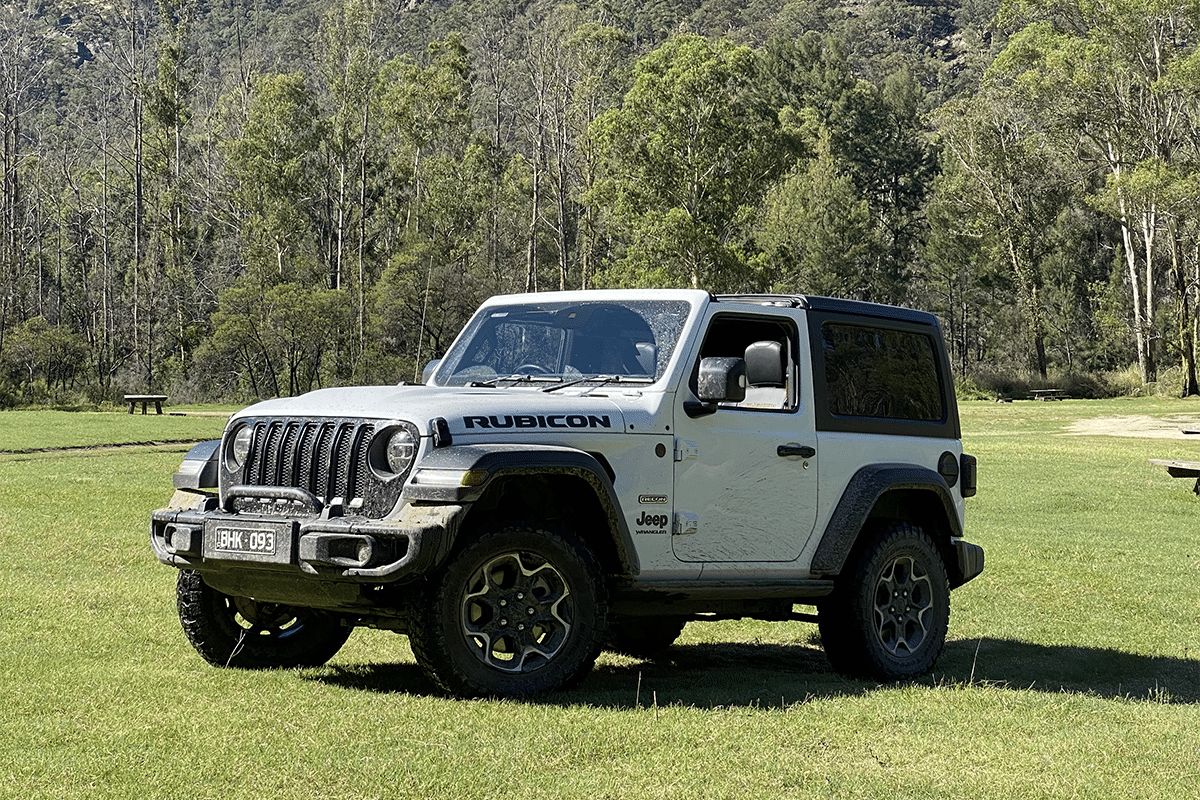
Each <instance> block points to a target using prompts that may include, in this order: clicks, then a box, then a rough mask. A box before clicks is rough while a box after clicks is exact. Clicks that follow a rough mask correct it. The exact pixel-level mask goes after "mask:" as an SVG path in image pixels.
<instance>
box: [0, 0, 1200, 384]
mask: <svg viewBox="0 0 1200 800" xmlns="http://www.w3.org/2000/svg"><path fill="white" fill-rule="evenodd" d="M1198 43H1200V0H1175V1H1174V2H1172V1H1171V0H848V2H838V1H837V0H796V1H793V2H781V1H780V0H652V2H637V1H636V0H577V2H574V3H566V2H555V1H554V0H459V1H457V2H455V1H453V0H326V1H325V2H318V0H117V2H115V3H113V4H109V3H105V2H99V0H7V2H6V3H5V4H4V5H3V7H0V136H2V138H3V146H2V147H0V176H2V178H0V408H4V407H17V406H29V405H38V404H57V405H71V404H77V405H78V404H92V405H99V404H104V403H111V402H113V401H114V400H118V399H119V398H120V396H121V395H122V394H123V393H125V392H146V391H154V392H161V393H167V394H169V395H170V396H171V399H172V402H190V401H210V400H224V401H239V402H240V401H245V400H249V399H253V398H265V397H273V396H279V395H290V394H296V393H300V392H304V391H308V390H311V389H313V388H317V387H322V386H333V385H344V384H352V383H395V382H398V381H402V380H419V376H420V372H421V367H422V365H423V364H424V363H425V362H427V361H428V360H430V359H432V358H436V357H438V356H439V355H440V354H441V353H442V352H443V351H444V350H445V348H446V347H447V346H448V345H449V344H450V342H451V341H452V339H453V337H454V336H455V334H456V333H457V332H458V330H459V329H460V328H461V326H462V325H463V323H464V322H465V321H466V319H467V318H468V316H469V315H470V314H471V312H472V311H473V310H474V308H475V306H476V305H477V304H478V303H479V302H480V301H481V300H482V299H484V298H486V297H488V296H491V295H493V294H498V293H511V292H525V291H546V290H558V289H578V288H598V287H616V286H620V287H697V288H702V289H707V290H710V291H713V292H750V291H754V292H759V291H761V292H789V293H791V292H799V293H806V294H817V295H831V296H839V297H848V298H855V299H861V300H868V301H876V302H887V303H896V304H900V305H906V306H911V307H915V308H921V309H925V310H928V311H932V312H934V313H936V314H937V315H938V316H939V317H940V319H941V320H942V325H943V330H944V333H945V335H946V338H947V342H948V344H949V347H950V352H951V354H952V361H953V369H954V371H955V373H956V375H955V377H956V381H957V382H958V386H959V391H960V393H962V394H963V395H964V396H979V397H990V396H998V395H1005V394H1008V395H1011V394H1012V393H1014V392H1020V391H1022V390H1024V389H1027V388H1029V387H1032V386H1046V385H1056V386H1060V387H1064V388H1066V389H1067V390H1069V391H1070V392H1072V393H1073V394H1076V395H1077V396H1104V395H1119V394H1132V393H1141V392H1150V391H1154V392H1163V393H1167V392H1169V393H1171V394H1178V395H1188V394H1196V393H1198V392H1200V389H1198V387H1197V379H1196V367H1195V342H1196V338H1197V333H1198V328H1197V307H1198V306H1200V296H1198V295H1200V53H1198V51H1197V44H1198Z"/></svg>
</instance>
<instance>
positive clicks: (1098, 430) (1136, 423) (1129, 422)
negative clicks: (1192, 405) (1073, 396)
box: [1067, 414, 1200, 442]
mask: <svg viewBox="0 0 1200 800" xmlns="http://www.w3.org/2000/svg"><path fill="white" fill-rule="evenodd" d="M1067 433H1070V434H1074V435H1076V436H1133V437H1137V438H1145V439H1195V440H1196V441H1198V442H1200V415H1196V414H1179V415H1175V416H1168V417H1151V416H1148V415H1145V414H1133V415H1130V416H1123V417H1094V418H1092V419H1081V420H1079V421H1078V422H1075V423H1072V424H1071V425H1068V426H1067Z"/></svg>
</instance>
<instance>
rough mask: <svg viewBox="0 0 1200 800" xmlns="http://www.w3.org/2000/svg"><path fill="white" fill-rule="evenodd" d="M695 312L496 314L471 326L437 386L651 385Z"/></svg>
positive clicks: (668, 308) (590, 305)
mask: <svg viewBox="0 0 1200 800" xmlns="http://www.w3.org/2000/svg"><path fill="white" fill-rule="evenodd" d="M688 311H689V305H688V303H687V302H685V301H682V300H629V301H619V302H613V301H605V302H598V301H597V302H585V303H580V302H578V301H575V302H561V301H560V302H547V303H528V304H521V305H511V306H503V307H495V308H492V309H489V310H487V311H485V312H483V313H481V314H478V315H477V316H476V317H475V318H474V319H473V320H472V321H471V324H470V326H469V327H468V328H467V330H466V332H465V333H464V335H463V336H462V337H461V338H460V339H459V341H458V342H457V343H456V344H455V345H454V347H452V348H451V349H450V352H449V353H447V354H446V357H445V358H444V359H443V360H442V363H441V364H440V365H439V367H438V369H437V373H436V377H435V379H434V383H436V384H437V385H439V386H463V385H467V384H481V383H482V384H499V383H501V382H504V381H511V382H520V381H527V382H532V383H546V384H551V385H558V384H562V383H566V382H585V381H588V380H593V379H596V380H605V381H618V382H620V381H625V380H628V381H631V382H641V383H651V382H653V381H655V380H657V379H658V378H659V376H661V375H662V373H663V370H664V369H665V368H666V365H667V362H668V361H670V359H671V354H672V352H674V350H675V344H676V343H677V342H678V340H679V334H680V332H681V331H682V330H683V324H684V322H685V321H686V319H687V316H688Z"/></svg>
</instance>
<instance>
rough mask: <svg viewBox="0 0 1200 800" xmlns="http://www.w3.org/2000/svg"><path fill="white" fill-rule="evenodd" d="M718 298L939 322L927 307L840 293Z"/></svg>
mask: <svg viewBox="0 0 1200 800" xmlns="http://www.w3.org/2000/svg"><path fill="white" fill-rule="evenodd" d="M715 299H716V301H717V302H724V303H748V304H752V305H759V306H776V307H782V308H806V309H809V310H812V311H829V312H832V313H836V314H853V315H854V316H858V317H876V318H878V319H895V320H902V321H904V322H915V323H918V324H920V325H935V326H936V325H938V321H937V317H935V316H934V315H933V314H930V313H929V312H927V311H917V310H916V309H912V308H903V307H901V306H889V305H883V304H882V303H866V302H863V301H861V300H845V299H842V298H838V297H813V296H809V295H803V294H719V295H715Z"/></svg>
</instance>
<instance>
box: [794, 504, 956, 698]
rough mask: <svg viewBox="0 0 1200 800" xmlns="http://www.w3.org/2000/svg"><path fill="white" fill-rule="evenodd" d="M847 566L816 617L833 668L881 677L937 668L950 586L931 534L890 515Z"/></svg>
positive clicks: (946, 623)
mask: <svg viewBox="0 0 1200 800" xmlns="http://www.w3.org/2000/svg"><path fill="white" fill-rule="evenodd" d="M846 567H847V568H846V569H845V570H844V571H843V572H842V574H841V575H840V576H838V578H837V581H836V584H835V588H834V592H833V594H832V595H830V596H829V597H828V598H826V599H825V600H824V601H823V602H822V603H821V606H820V611H819V614H818V617H817V619H818V626H819V628H820V631H821V642H822V644H823V646H824V648H825V654H826V656H827V657H828V658H829V662H830V663H831V664H832V665H833V667H834V669H836V670H837V671H838V672H841V673H843V674H846V675H851V676H854V677H868V678H876V679H879V680H904V679H909V678H915V677H918V676H920V675H924V674H925V673H926V672H928V671H929V670H931V669H933V665H934V663H935V662H936V661H937V658H938V656H939V655H940V654H941V652H942V647H943V646H944V645H945V643H946V632H947V630H948V629H949V627H950V586H949V582H948V581H947V579H946V566H945V563H944V562H943V561H942V557H941V554H940V553H939V552H938V549H937V547H936V546H935V545H934V544H933V541H932V540H931V539H930V538H929V536H928V535H927V534H926V533H925V532H924V531H923V530H922V529H921V528H920V527H918V526H915V525H910V524H908V523H893V524H892V525H889V526H887V527H885V528H883V529H882V530H881V531H879V532H878V533H877V534H876V535H875V536H874V537H873V538H872V539H871V540H870V541H869V542H868V543H867V545H866V546H865V547H864V548H863V549H862V550H861V551H859V554H858V556H857V559H856V560H854V561H852V562H851V563H849V564H847V565H846Z"/></svg>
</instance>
